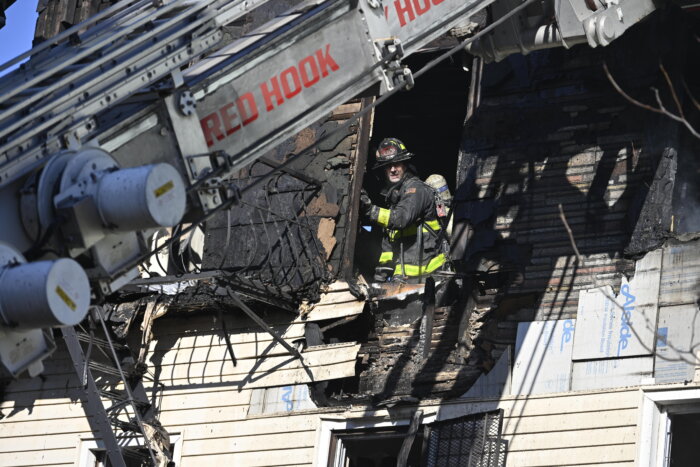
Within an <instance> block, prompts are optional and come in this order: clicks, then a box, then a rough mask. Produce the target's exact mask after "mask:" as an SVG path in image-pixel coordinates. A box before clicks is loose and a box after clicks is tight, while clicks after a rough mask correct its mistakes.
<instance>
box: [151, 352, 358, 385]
mask: <svg viewBox="0 0 700 467" xmlns="http://www.w3.org/2000/svg"><path fill="white" fill-rule="evenodd" d="M358 351H359V345H355V344H335V345H330V346H318V347H315V348H309V349H307V350H306V351H305V352H304V353H303V356H304V362H305V365H306V367H307V368H308V370H309V371H310V372H311V373H312V374H313V377H314V380H315V381H325V380H327V379H336V378H342V377H347V376H353V375H354V374H355V359H356V356H357V352H358ZM234 352H235V350H234ZM160 378H161V382H162V383H164V384H166V385H168V386H182V385H189V384H207V383H218V382H221V383H223V382H226V383H231V384H238V385H240V386H245V387H248V388H253V387H266V386H280V385H285V384H296V383H306V382H311V379H310V377H309V375H308V374H307V372H306V370H305V369H304V365H302V364H301V363H300V362H299V361H298V360H297V359H296V358H294V357H292V356H290V355H286V356H280V357H269V358H265V359H260V358H258V359H249V360H240V361H238V364H237V365H236V366H233V364H232V362H231V360H230V359H225V360H212V359H207V360H206V361H202V362H190V363H184V362H183V363H175V364H164V365H161V373H160Z"/></svg>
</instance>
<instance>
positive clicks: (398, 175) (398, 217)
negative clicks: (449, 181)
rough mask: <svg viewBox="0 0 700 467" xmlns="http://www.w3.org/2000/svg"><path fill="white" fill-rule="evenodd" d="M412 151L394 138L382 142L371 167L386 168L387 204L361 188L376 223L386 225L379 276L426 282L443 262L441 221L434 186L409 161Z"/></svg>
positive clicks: (365, 205) (363, 204)
mask: <svg viewBox="0 0 700 467" xmlns="http://www.w3.org/2000/svg"><path fill="white" fill-rule="evenodd" d="M412 157H413V154H412V153H410V152H409V151H408V150H407V149H406V146H405V145H404V144H403V143H402V142H401V141H400V140H398V139H396V138H385V139H384V140H382V142H381V143H380V144H379V148H378V149H377V153H376V158H377V163H376V164H375V166H374V167H373V169H383V171H384V176H385V178H386V186H385V188H384V189H383V190H382V192H381V195H382V197H383V201H384V202H383V203H382V204H383V205H384V206H385V207H380V206H377V205H375V204H373V203H372V201H371V200H370V198H369V196H367V193H366V192H365V191H364V190H362V196H361V210H362V213H363V214H364V215H365V216H366V217H368V218H369V220H370V222H371V223H372V224H373V225H377V226H380V227H383V228H384V235H383V237H382V253H381V256H380V257H379V265H378V266H377V268H376V272H375V277H374V279H375V281H385V280H387V279H388V278H389V277H392V276H393V278H394V279H395V280H396V279H399V280H405V281H407V282H423V281H424V280H425V277H426V276H427V275H429V274H431V273H433V272H435V271H436V270H438V269H440V268H441V267H442V266H443V264H445V255H444V254H443V253H442V251H441V249H440V247H439V241H438V239H439V231H440V228H441V227H440V223H439V222H438V219H437V213H436V210H435V192H434V191H433V189H432V188H430V187H429V186H427V185H426V184H425V183H423V182H422V181H421V180H420V179H419V178H418V177H417V176H416V175H415V174H414V173H413V172H412V170H411V168H410V166H409V165H407V164H406V162H407V161H408V160H410V159H411V158H412Z"/></svg>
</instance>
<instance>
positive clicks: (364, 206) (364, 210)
mask: <svg viewBox="0 0 700 467" xmlns="http://www.w3.org/2000/svg"><path fill="white" fill-rule="evenodd" d="M372 207H373V206H372V200H371V199H369V195H368V194H367V192H366V191H365V189H364V188H363V189H362V191H361V192H360V214H362V215H363V216H365V217H367V218H369V217H370V215H371V213H372Z"/></svg>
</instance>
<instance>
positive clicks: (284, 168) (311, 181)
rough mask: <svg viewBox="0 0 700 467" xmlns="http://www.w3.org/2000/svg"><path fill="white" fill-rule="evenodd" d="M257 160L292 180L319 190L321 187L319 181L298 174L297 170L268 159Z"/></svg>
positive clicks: (302, 173)
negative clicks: (287, 175) (292, 178)
mask: <svg viewBox="0 0 700 467" xmlns="http://www.w3.org/2000/svg"><path fill="white" fill-rule="evenodd" d="M258 160H259V161H260V162H262V163H264V164H265V165H268V166H270V167H272V168H273V169H275V171H277V170H279V171H281V172H285V173H287V174H289V175H291V176H292V177H294V178H298V179H299V180H301V181H304V182H306V183H308V184H309V185H314V186H315V187H316V188H320V187H321V186H322V185H323V182H321V180H318V179H316V178H314V177H309V176H308V175H306V174H305V173H304V172H299V171H298V170H295V169H292V168H290V167H288V166H285V165H283V164H280V163H278V162H276V161H274V160H272V159H270V158H269V157H261V158H259V159H258Z"/></svg>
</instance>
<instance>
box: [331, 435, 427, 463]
mask: <svg viewBox="0 0 700 467" xmlns="http://www.w3.org/2000/svg"><path fill="white" fill-rule="evenodd" d="M408 428H409V427H408V426H398V427H392V428H372V429H365V430H344V431H336V432H334V433H333V438H332V439H331V449H330V456H331V457H330V458H329V460H328V461H329V464H328V465H331V466H340V465H342V466H346V465H347V466H350V467H395V466H396V465H397V459H398V457H399V452H400V450H401V446H402V444H403V441H404V439H405V438H406V435H407V433H408ZM422 431H423V430H418V432H417V433H416V438H415V439H414V440H413V443H412V445H411V450H410V453H409V455H408V460H407V463H406V465H407V467H419V466H420V465H421V457H422V449H423V433H422ZM338 450H340V452H338ZM336 460H340V462H341V463H337V462H336Z"/></svg>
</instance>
